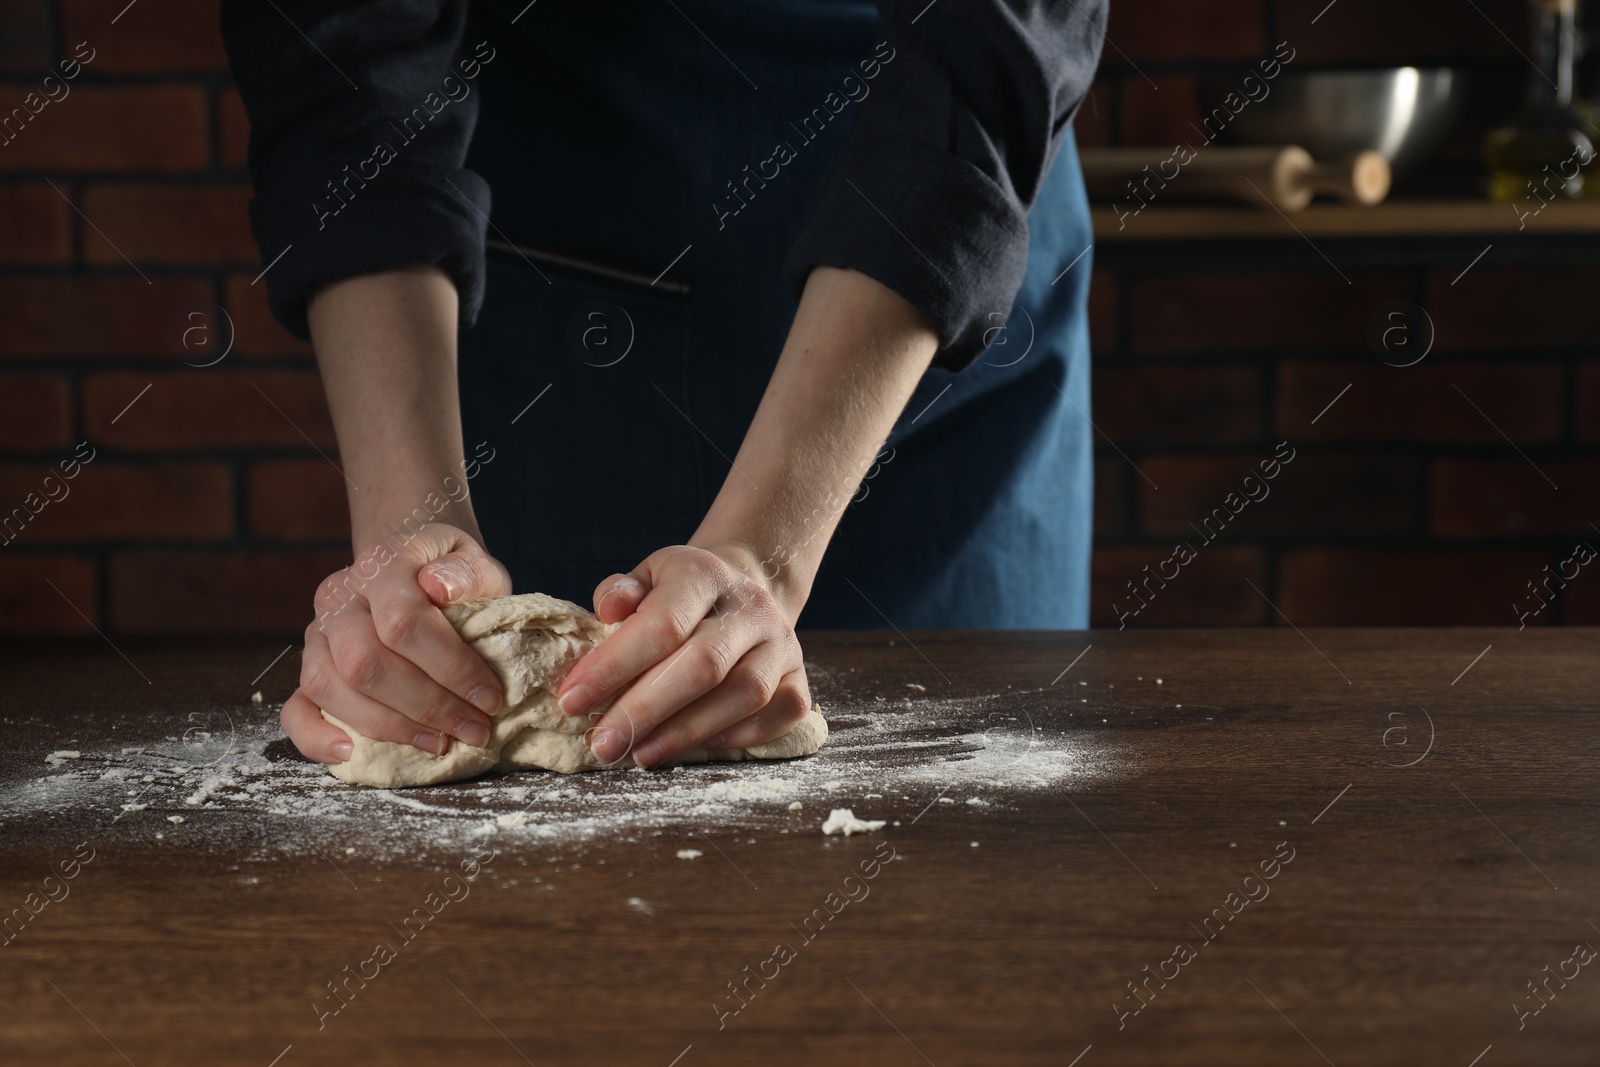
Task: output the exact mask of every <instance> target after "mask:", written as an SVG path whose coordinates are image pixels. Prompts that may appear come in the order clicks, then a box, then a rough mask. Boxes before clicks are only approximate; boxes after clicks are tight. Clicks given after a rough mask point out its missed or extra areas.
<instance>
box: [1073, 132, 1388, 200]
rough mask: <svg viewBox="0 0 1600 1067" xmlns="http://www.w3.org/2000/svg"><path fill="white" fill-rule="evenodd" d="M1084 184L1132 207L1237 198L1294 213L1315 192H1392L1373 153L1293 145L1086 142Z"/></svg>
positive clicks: (1095, 194) (1353, 195)
mask: <svg viewBox="0 0 1600 1067" xmlns="http://www.w3.org/2000/svg"><path fill="white" fill-rule="evenodd" d="M1081 159H1082V163H1083V179H1084V184H1085V185H1086V186H1087V187H1088V189H1089V196H1090V198H1091V199H1095V200H1114V201H1118V202H1122V203H1126V204H1127V206H1128V207H1129V208H1139V207H1142V206H1143V205H1145V204H1150V203H1154V202H1159V201H1161V200H1237V201H1240V202H1242V203H1246V204H1255V205H1257V206H1261V203H1262V200H1263V199H1265V200H1266V201H1267V202H1268V203H1271V204H1273V205H1275V206H1276V207H1278V208H1279V209H1280V210H1283V211H1299V210H1301V209H1302V208H1304V207H1305V206H1306V205H1307V204H1309V203H1311V198H1312V197H1313V196H1316V195H1317V194H1319V193H1320V194H1322V195H1324V196H1332V197H1336V198H1337V199H1340V200H1346V201H1349V202H1351V203H1356V204H1367V205H1371V204H1377V203H1381V202H1382V200H1383V198H1384V197H1385V196H1388V195H1389V161H1388V160H1387V159H1385V158H1384V157H1383V156H1382V155H1381V154H1379V153H1377V152H1372V151H1366V152H1357V153H1355V154H1354V155H1350V156H1345V157H1344V158H1342V159H1338V160H1333V161H1330V162H1326V163H1318V162H1317V161H1316V160H1314V159H1312V158H1311V153H1309V152H1307V151H1306V150H1305V149H1304V148H1300V147H1299V146H1297V145H1278V146H1266V147H1253V146H1251V147H1231V146H1208V147H1205V148H1200V149H1194V148H1190V147H1189V146H1188V145H1179V146H1177V147H1176V148H1170V149H1169V148H1086V149H1084V150H1083V152H1082V153H1081Z"/></svg>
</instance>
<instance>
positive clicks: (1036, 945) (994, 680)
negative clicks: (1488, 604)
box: [0, 629, 1600, 1067]
mask: <svg viewBox="0 0 1600 1067" xmlns="http://www.w3.org/2000/svg"><path fill="white" fill-rule="evenodd" d="M284 646H285V641H284V640H279V641H276V642H272V641H244V640H231V641H223V640H208V641H204V642H193V641H181V640H177V639H162V640H157V639H147V640H132V639H119V640H118V642H117V645H116V646H115V647H111V646H110V645H109V643H107V642H96V643H86V642H83V641H77V640H71V641H67V640H63V641H45V642H11V643H9V644H8V645H7V647H6V648H5V649H4V650H3V652H0V660H3V667H0V670H3V672H4V674H3V676H4V678H5V681H6V684H5V686H4V690H3V694H0V725H3V729H4V734H3V736H4V741H5V744H4V746H3V751H0V820H3V826H4V835H5V849H4V859H3V860H0V900H3V902H4V903H3V908H4V909H6V911H7V912H10V913H11V914H12V915H13V916H15V915H16V914H18V912H16V911H13V909H21V911H20V914H21V915H23V916H25V919H16V918H13V920H12V926H11V927H10V928H8V930H7V933H6V936H5V938H3V939H0V940H3V941H4V945H3V947H0V995H3V998H4V1000H3V1003H4V1006H5V1010H4V1012H3V1014H0V1062H4V1063H7V1064H11V1063H17V1064H22V1063H29V1064H32V1063H50V1064H57V1065H66V1064H112V1063H123V1062H127V1063H131V1064H136V1065H137V1067H157V1065H162V1064H193V1063H206V1064H251V1065H257V1067H269V1065H276V1067H297V1065H299V1064H309V1063H363V1064H418V1065H442V1064H458V1063H459V1064H468V1063H470V1064H475V1065H492V1064H507V1065H510V1064H521V1063H536V1064H539V1065H540V1067H547V1065H556V1064H580V1063H581V1064H589V1063H629V1064H644V1065H655V1067H669V1065H672V1067H700V1065H704V1064H717V1063H727V1064H746V1063H763V1064H801V1063H838V1064H863V1063H873V1064H922V1063H930V1064H937V1065H938V1067H956V1065H962V1064H974V1065H976V1064H984V1065H993V1064H1040V1065H1043V1064H1051V1065H1060V1067H1065V1065H1076V1067H1106V1065H1112V1064H1151V1063H1161V1064H1170V1065H1179V1064H1230V1065H1238V1064H1320V1063H1323V1062H1325V1061H1326V1062H1328V1063H1334V1064H1341V1065H1342V1064H1346V1063H1378V1064H1406V1065H1426V1064H1441V1065H1444V1064H1448V1065H1452V1067H1466V1065H1468V1064H1480V1065H1481V1067H1496V1065H1501V1064H1520V1063H1535V1062H1537V1063H1541V1064H1574V1065H1576V1064H1590V1063H1593V1062H1594V1058H1595V1039H1596V1034H1597V1033H1600V966H1595V965H1592V962H1591V961H1592V959H1593V949H1592V948H1587V947H1584V946H1585V945H1586V944H1587V945H1588V946H1600V926H1597V925H1596V924H1597V923H1600V848H1597V840H1596V832H1595V814H1596V803H1597V801H1600V768H1597V766H1596V762H1595V753H1596V752H1597V751H1600V716H1597V715H1596V714H1595V712H1596V710H1597V705H1600V634H1597V633H1596V632H1594V631H1592V630H1584V629H1563V630H1535V629H1530V630H1527V631H1523V632H1516V631H1511V630H1509V629H1446V630H1370V629H1350V630H1307V631H1306V632H1305V633H1304V634H1301V633H1298V632H1296V631H1294V630H1291V629H1275V630H1223V631H1197V630H1190V631H1143V632H1134V631H1126V632H1090V633H1086V634H1085V633H1054V634H1045V633H1032V634H978V635H973V634H956V633H928V634H912V635H909V637H906V636H901V635H896V634H893V633H888V634H880V633H871V634H812V635H809V636H807V637H806V638H805V647H806V652H807V660H808V662H809V663H811V664H813V665H814V666H813V669H812V687H813V690H814V693H815V696H816V699H817V701H818V703H819V704H820V705H821V706H822V707H823V708H824V710H825V711H826V712H827V713H828V715H829V716H830V719H831V722H832V725H833V731H834V735H833V738H832V739H831V741H830V744H829V747H828V748H826V749H824V750H823V752H822V753H821V754H820V755H819V756H817V757H815V758H813V759H811V760H802V761H796V762H794V763H789V764H756V763H747V764H734V765H720V766H713V767H700V768H685V769H680V770H677V771H653V772H642V771H633V772H618V773H609V774H608V773H602V774H589V775H579V776H573V777H560V776H554V775H548V774H537V773H535V774H524V775H518V776H509V777H500V778H489V779H485V780H482V781H479V782H474V783H458V784H454V785H449V786H440V787H432V788H427V789H419V790H409V791H404V792H399V793H388V792H383V791H366V790H358V789H354V788H351V787H347V786H343V785H342V784H340V783H337V782H335V781H333V780H332V779H331V778H329V777H328V776H326V775H325V774H324V773H323V772H322V771H321V770H320V768H317V767H315V766H311V765H308V764H305V763H304V762H303V761H301V760H300V759H299V757H298V756H297V755H296V754H295V753H294V752H293V750H292V749H291V748H290V747H289V746H288V744H287V742H286V741H284V740H283V739H282V738H281V736H280V735H279V734H278V733H277V732H276V713H275V711H274V709H273V707H272V704H273V702H275V701H281V700H282V699H283V698H284V697H285V696H287V695H288V693H289V692H290V691H291V690H292V687H293V685H294V681H295V677H296V675H297V673H298V660H297V655H298V646H295V647H294V648H293V649H291V650H287V651H286V650H285V647H284ZM283 653H286V654H283ZM280 654H282V655H281V656H280ZM275 656H280V658H278V659H276V660H275V659H274V657H275ZM269 664H270V666H269ZM252 679H257V680H255V681H252ZM256 688H259V689H261V690H262V691H263V692H264V693H265V695H266V698H267V701H266V703H264V704H260V705H257V704H253V703H251V701H250V700H249V695H250V693H251V691H252V690H253V689H256ZM53 753H55V754H56V755H54V756H53V757H52V754H53ZM796 803H798V804H799V805H800V808H799V810H792V805H794V804H796ZM834 807H850V808H852V809H853V810H854V812H855V814H856V815H857V816H860V817H862V818H864V819H873V820H879V819H881V820H884V821H885V823H886V825H885V826H884V827H883V828H882V829H881V830H878V831H877V832H875V833H867V834H861V835H857V836H852V837H848V838H844V837H825V836H824V835H823V834H821V833H820V832H819V824H820V823H821V822H822V820H823V818H824V817H825V816H826V815H827V814H828V812H829V810H830V809H831V808H834ZM680 852H682V853H683V856H684V857H686V858H680V856H679V854H680ZM691 853H699V854H698V855H691ZM68 871H70V872H71V873H70V876H69V875H68V873H67V872H68ZM30 894H33V895H32V896H30ZM780 946H782V947H780ZM1560 975H1565V976H1566V977H1564V978H1563V977H1559V976H1560ZM1530 983H1532V985H1531V986H1530ZM1535 991H1536V992H1537V993H1538V996H1535Z"/></svg>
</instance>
